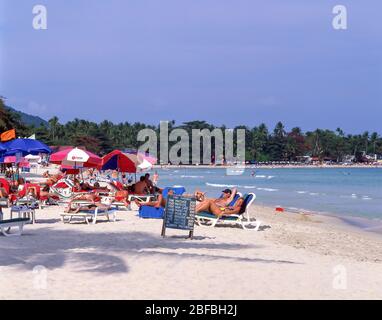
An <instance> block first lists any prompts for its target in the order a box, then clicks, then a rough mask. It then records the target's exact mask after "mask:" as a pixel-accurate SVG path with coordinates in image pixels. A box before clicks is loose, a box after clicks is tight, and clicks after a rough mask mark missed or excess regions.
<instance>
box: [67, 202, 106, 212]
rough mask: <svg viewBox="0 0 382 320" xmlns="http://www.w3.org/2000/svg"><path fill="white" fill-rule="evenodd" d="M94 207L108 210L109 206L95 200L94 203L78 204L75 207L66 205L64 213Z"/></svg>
mask: <svg viewBox="0 0 382 320" xmlns="http://www.w3.org/2000/svg"><path fill="white" fill-rule="evenodd" d="M95 208H98V209H101V210H109V209H110V206H108V205H106V204H103V203H101V202H96V203H90V204H87V205H85V206H79V207H77V208H72V207H71V206H68V207H67V208H66V209H65V211H64V212H65V213H78V212H80V211H87V210H93V209H95Z"/></svg>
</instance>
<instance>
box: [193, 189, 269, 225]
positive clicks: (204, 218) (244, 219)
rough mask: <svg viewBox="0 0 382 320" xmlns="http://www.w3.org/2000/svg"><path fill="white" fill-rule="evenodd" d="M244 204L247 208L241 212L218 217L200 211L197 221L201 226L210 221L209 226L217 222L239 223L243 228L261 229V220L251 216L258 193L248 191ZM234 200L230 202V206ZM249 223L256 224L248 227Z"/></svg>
mask: <svg viewBox="0 0 382 320" xmlns="http://www.w3.org/2000/svg"><path fill="white" fill-rule="evenodd" d="M243 197H244V206H245V209H244V211H243V213H241V214H230V215H226V216H224V215H223V216H221V217H218V216H216V215H214V214H212V213H210V212H199V213H198V214H197V215H196V223H197V224H198V225H199V226H200V225H201V224H202V222H210V223H209V224H207V225H208V226H211V227H214V226H215V225H216V224H217V223H231V224H239V225H240V226H241V227H242V228H243V229H248V230H250V229H254V230H255V231H258V230H259V227H260V225H261V221H259V220H255V221H251V220H250V217H249V207H250V206H251V204H252V203H253V201H255V199H256V195H255V194H254V193H248V194H245V195H244V196H243ZM231 205H232V202H231V203H230V206H231ZM248 225H255V227H254V228H248V227H247V226H248Z"/></svg>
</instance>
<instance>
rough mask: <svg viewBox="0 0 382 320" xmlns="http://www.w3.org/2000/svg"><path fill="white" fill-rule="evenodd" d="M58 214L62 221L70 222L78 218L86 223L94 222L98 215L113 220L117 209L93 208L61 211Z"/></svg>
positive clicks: (115, 217)
mask: <svg viewBox="0 0 382 320" xmlns="http://www.w3.org/2000/svg"><path fill="white" fill-rule="evenodd" d="M60 216H61V220H62V222H63V223H71V222H72V221H73V218H80V219H82V220H84V222H86V223H87V224H96V223H97V220H99V218H100V217H106V219H107V221H113V222H115V221H116V219H117V210H114V209H111V210H110V209H108V210H105V209H99V208H95V209H89V210H81V211H79V212H77V213H74V212H63V213H61V214H60Z"/></svg>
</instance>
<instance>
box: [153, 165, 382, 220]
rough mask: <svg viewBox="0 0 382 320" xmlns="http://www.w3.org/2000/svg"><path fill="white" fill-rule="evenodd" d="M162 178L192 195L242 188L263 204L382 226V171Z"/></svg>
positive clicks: (176, 173) (182, 173)
mask: <svg viewBox="0 0 382 320" xmlns="http://www.w3.org/2000/svg"><path fill="white" fill-rule="evenodd" d="M253 171H254V172H253ZM157 172H158V174H159V177H160V178H159V185H160V186H173V185H182V186H184V187H186V189H187V192H190V193H191V192H193V191H194V190H196V189H199V190H202V191H206V192H207V195H208V196H209V197H216V196H218V195H219V194H220V192H221V191H222V190H223V189H225V188H233V187H237V188H238V190H239V191H240V192H241V193H247V192H254V193H255V194H256V196H257V199H256V201H257V203H259V204H264V205H269V206H275V207H276V206H281V207H284V208H286V209H289V210H292V211H300V210H304V211H314V212H321V213H332V214H335V215H337V216H343V217H362V218H368V219H378V220H379V219H381V220H382V168H349V167H344V168H280V169H262V168H256V169H249V168H247V169H246V170H245V171H244V172H243V174H241V175H228V173H229V172H227V170H226V169H224V168H169V169H158V170H157Z"/></svg>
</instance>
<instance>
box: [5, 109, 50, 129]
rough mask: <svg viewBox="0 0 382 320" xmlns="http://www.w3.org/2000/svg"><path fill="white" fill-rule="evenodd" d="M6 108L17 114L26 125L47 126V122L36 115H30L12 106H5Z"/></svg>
mask: <svg viewBox="0 0 382 320" xmlns="http://www.w3.org/2000/svg"><path fill="white" fill-rule="evenodd" d="M5 108H6V109H8V110H10V111H11V112H13V113H15V114H17V115H19V117H20V120H21V122H23V123H24V124H26V125H28V126H32V125H33V126H35V127H42V126H43V127H48V122H47V121H46V120H44V119H42V118H40V117H38V116H32V115H30V114H27V113H25V112H21V111H18V110H16V109H14V108H12V107H9V106H5Z"/></svg>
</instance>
